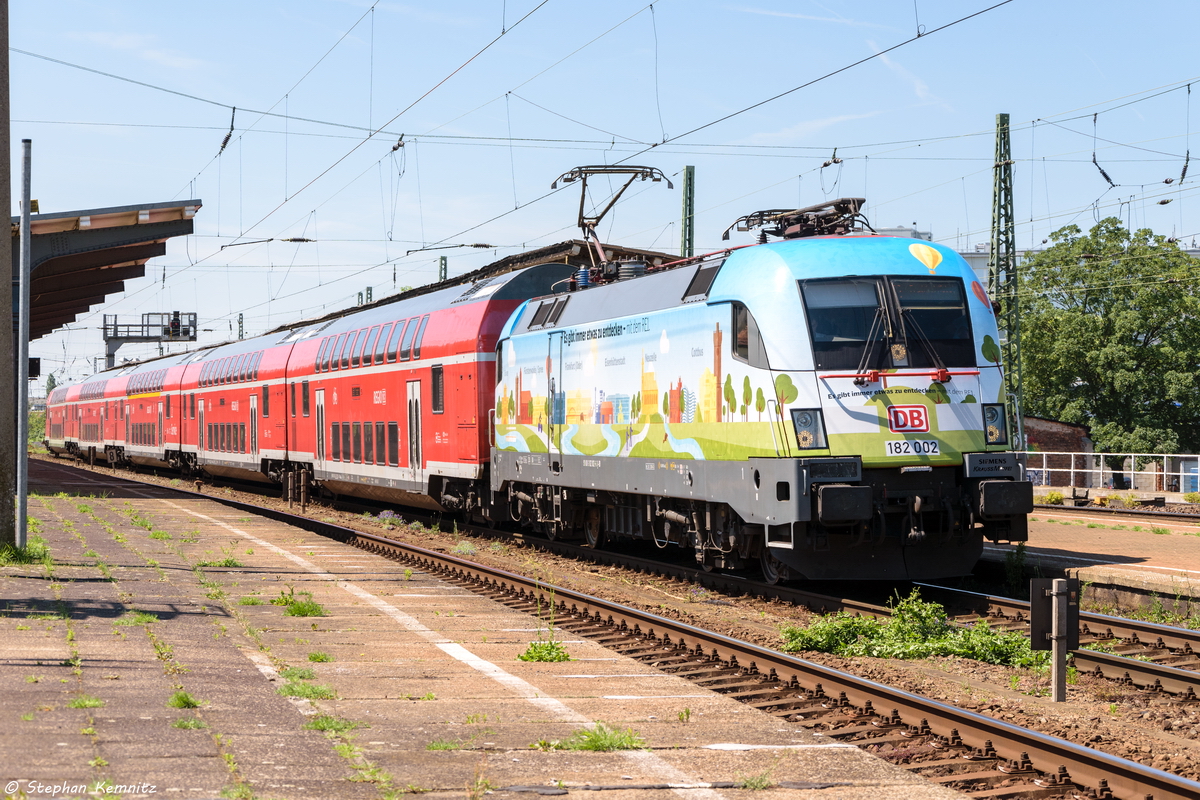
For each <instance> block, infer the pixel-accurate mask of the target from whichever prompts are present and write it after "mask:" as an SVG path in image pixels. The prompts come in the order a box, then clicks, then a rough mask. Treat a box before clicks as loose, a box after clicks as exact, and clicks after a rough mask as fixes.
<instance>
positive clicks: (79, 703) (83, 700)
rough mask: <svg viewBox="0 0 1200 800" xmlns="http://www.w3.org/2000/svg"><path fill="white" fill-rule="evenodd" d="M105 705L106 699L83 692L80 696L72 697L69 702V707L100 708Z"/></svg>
mask: <svg viewBox="0 0 1200 800" xmlns="http://www.w3.org/2000/svg"><path fill="white" fill-rule="evenodd" d="M103 705H104V701H103V700H101V699H100V698H99V697H93V696H92V695H90V694H81V695H79V696H78V697H72V698H71V700H70V702H68V703H67V708H100V707H102V706H103Z"/></svg>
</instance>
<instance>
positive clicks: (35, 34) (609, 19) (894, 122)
mask: <svg viewBox="0 0 1200 800" xmlns="http://www.w3.org/2000/svg"><path fill="white" fill-rule="evenodd" d="M995 2H997V0H955V1H954V2H950V1H949V0H916V2H915V3H914V2H910V0H903V1H900V0H891V2H870V1H869V0H867V1H864V0H859V2H854V3H849V2H834V1H833V0H825V2H816V1H815V0H796V2H783V0H748V1H747V2H733V3H729V2H709V1H708V0H660V1H659V2H655V3H654V4H653V6H652V7H651V6H650V5H649V4H648V3H646V2H639V1H638V0H632V1H630V0H608V1H607V2H604V3H588V4H584V3H578V2H571V1H570V0H548V2H545V3H541V0H460V2H457V3H454V4H432V3H397V2H386V0H381V2H379V3H377V4H375V5H374V6H372V3H371V2H370V0H341V1H337V0H326V1H325V2H316V1H312V2H307V1H305V0H288V2H274V1H273V0H253V1H252V2H242V3H232V2H223V1H222V0H213V2H208V3H203V4H183V3H159V4H149V3H132V2H115V3H95V2H71V1H70V0H60V1H59V2H55V3H45V2H32V0H14V2H12V3H11V6H10V8H11V11H10V14H11V19H10V37H11V41H10V44H11V46H12V47H14V48H17V49H19V50H23V51H28V52H32V53H36V54H39V55H42V56H47V57H50V58H54V59H59V60H61V61H66V62H70V63H72V64H76V65H79V66H83V67H87V68H89V69H92V70H99V71H101V72H107V73H111V74H113V75H117V76H121V77H124V78H128V79H130V80H134V81H141V82H144V83H148V84H153V85H154V86H158V87H163V88H166V89H170V90H173V91H175V92H181V93H184V94H187V95H193V96H194V97H195V98H200V99H191V98H186V97H181V96H179V95H176V94H170V93H167V92H164V91H159V90H156V89H152V88H149V87H145V86H138V85H134V84H132V83H129V82H125V81H121V80H117V79H115V78H112V77H105V76H101V75H98V74H95V73H92V72H86V71H83V70H80V69H77V68H74V67H70V66H66V65H63V64H59V63H53V62H49V61H46V60H43V59H39V58H35V57H32V56H29V55H25V54H22V53H17V52H13V53H11V54H10V60H11V74H12V89H11V91H12V120H13V121H12V141H13V143H14V149H13V154H12V156H13V163H14V165H16V166H15V169H19V160H20V149H19V145H20V140H21V139H22V138H31V139H32V140H33V143H34V145H33V146H34V168H33V172H34V179H33V180H34V184H33V187H34V188H33V196H34V197H36V198H38V199H39V201H40V206H41V210H42V211H44V212H53V211H67V210H72V209H84V208H94V207H102V206H113V205H125V204H135V203H146V202H160V201H165V200H172V199H178V200H183V199H188V198H191V197H195V198H200V199H201V200H203V202H204V208H203V209H202V210H201V211H200V213H199V214H198V215H197V217H196V235H195V236H193V237H190V239H189V240H188V241H187V242H184V241H183V240H178V239H177V240H173V241H172V242H171V244H170V245H169V251H168V254H167V255H166V256H165V257H162V258H159V259H155V260H154V261H152V262H151V264H150V268H149V269H148V271H147V277H146V278H145V279H143V280H141V281H137V282H134V283H132V284H131V285H130V286H129V287H128V288H129V291H128V292H127V294H126V295H125V296H123V297H121V298H114V299H113V301H112V302H111V303H109V304H108V305H107V306H106V307H104V308H100V307H98V308H97V309H96V313H95V314H93V315H89V316H85V317H81V318H80V319H79V321H78V322H76V323H75V324H73V325H71V326H70V329H69V330H66V331H62V332H59V333H56V334H53V335H51V336H48V337H45V338H44V339H41V340H39V341H37V342H34V343H33V344H32V345H31V353H32V354H33V355H40V356H42V358H43V370H44V371H49V370H53V371H55V372H56V373H57V374H58V376H59V377H60V378H68V379H70V378H79V377H83V376H84V375H86V374H89V373H90V369H91V363H92V358H93V357H94V356H98V355H101V354H102V353H103V350H104V347H103V343H102V340H101V337H100V331H99V326H100V315H101V314H102V313H110V314H111V313H117V314H121V315H122V316H123V317H128V318H129V321H134V320H136V319H137V318H138V316H139V315H140V314H142V313H145V312H157V311H171V310H182V311H196V312H197V313H198V314H199V315H200V319H201V326H202V327H203V328H206V329H208V331H207V332H206V333H205V334H203V337H202V340H201V341H202V343H205V344H208V343H215V342H218V341H223V340H225V339H228V338H230V337H231V334H232V335H233V336H236V321H237V314H238V313H239V312H241V313H243V314H244V320H245V329H246V333H247V335H253V334H258V333H262V332H264V331H266V330H269V329H271V328H274V327H276V326H278V325H281V324H285V323H288V322H291V321H295V320H298V319H301V318H304V317H309V316H314V315H316V314H320V313H324V312H326V311H329V310H333V309H337V308H346V307H349V306H352V305H354V303H355V302H356V299H357V294H358V292H360V291H363V290H364V289H365V288H366V287H367V286H371V287H373V291H374V294H375V297H381V296H385V295H387V294H390V293H392V292H393V291H395V287H402V286H411V285H420V284H423V283H427V282H429V281H431V280H433V279H434V278H435V277H436V272H437V260H438V256H439V255H447V256H448V257H449V259H450V260H449V266H450V272H451V274H452V275H453V274H458V273H462V272H467V271H469V270H472V269H475V268H477V267H479V266H482V265H483V264H486V263H488V262H490V261H492V260H495V259H497V258H500V257H503V256H505V255H509V254H512V253H516V252H520V251H521V250H524V249H532V248H536V247H542V246H545V245H548V244H552V243H554V242H557V241H562V240H564V239H568V238H572V237H575V236H577V235H578V229H577V228H576V227H575V220H576V212H577V207H578V203H579V195H578V190H577V189H576V188H574V185H571V186H569V187H568V188H566V189H565V190H562V191H559V192H556V193H550V184H551V182H552V181H553V180H554V179H555V178H556V177H557V176H558V175H560V174H561V173H563V172H565V171H567V170H569V169H571V168H572V167H575V166H577V165H581V164H598V163H616V162H618V161H624V162H625V163H635V164H646V165H650V166H655V167H658V168H659V169H661V170H662V171H663V172H664V173H666V174H667V175H668V176H670V177H671V178H672V180H673V181H675V187H676V188H675V191H672V190H670V189H668V188H667V186H666V184H664V183H637V184H635V185H634V186H633V187H632V188H631V189H630V190H629V192H628V193H627V195H626V198H627V199H625V200H623V201H622V202H621V204H619V205H618V206H617V208H616V209H615V211H614V212H613V213H612V214H610V216H609V217H608V218H607V219H606V220H605V222H604V224H603V226H602V228H601V232H602V234H603V237H604V238H605V239H607V240H609V241H613V242H617V243H622V244H627V245H630V246H635V247H644V248H655V249H661V250H665V251H669V252H677V251H678V248H679V217H680V196H679V191H678V190H679V186H680V183H679V181H678V180H677V178H678V176H679V173H680V171H681V170H682V168H683V167H684V166H685V165H694V166H695V167H696V181H697V186H696V207H697V211H698V213H697V218H696V231H697V236H696V247H697V251H698V252H707V251H711V250H717V249H719V248H720V247H721V246H722V242H721V239H720V234H721V232H722V231H723V230H724V229H725V228H726V227H728V226H729V225H730V224H731V223H732V222H733V221H734V220H735V219H737V218H738V217H739V216H742V215H743V214H747V213H750V212H752V211H756V210H759V209H764V208H782V207H795V206H799V205H811V204H814V203H818V202H821V201H822V200H824V199H832V198H835V197H841V196H865V197H866V198H867V200H868V205H867V215H868V217H869V219H870V220H871V222H872V223H873V224H874V225H875V226H877V227H890V226H901V225H903V226H911V225H913V224H914V223H915V224H916V226H917V227H918V228H920V229H922V230H930V231H932V233H933V236H934V239H935V240H936V241H939V242H943V243H945V244H947V245H950V246H952V247H957V248H960V249H966V248H968V247H973V246H974V244H975V243H978V242H986V241H987V238H988V229H989V225H990V214H991V191H992V190H991V185H992V184H991V181H992V161H993V158H992V156H993V150H994V133H993V132H994V124H995V115H996V113H997V112H1007V113H1009V114H1010V115H1011V116H1012V124H1013V131H1012V142H1013V156H1014V158H1015V160H1016V164H1015V188H1014V192H1015V196H1016V218H1017V220H1018V230H1017V241H1018V245H1019V246H1021V247H1027V246H1031V245H1035V246H1036V245H1040V243H1041V241H1042V240H1043V239H1045V238H1046V236H1047V235H1048V234H1049V232H1050V231H1053V230H1056V229H1058V228H1060V227H1061V226H1063V225H1066V224H1068V223H1072V222H1073V223H1075V224H1078V225H1080V226H1081V227H1084V228H1086V227H1088V226H1090V225H1091V224H1093V223H1094V221H1095V219H1097V218H1098V217H1103V216H1110V215H1114V216H1120V217H1121V218H1122V219H1124V220H1126V222H1127V223H1129V224H1131V225H1132V226H1133V227H1150V228H1153V229H1154V230H1155V231H1156V232H1158V233H1163V234H1165V235H1175V236H1180V237H1181V238H1184V239H1185V240H1186V241H1187V242H1189V243H1190V241H1191V238H1192V237H1193V236H1194V235H1196V236H1200V220H1198V219H1197V218H1196V210H1197V209H1198V208H1200V203H1198V202H1197V199H1196V192H1195V187H1196V186H1200V164H1197V165H1194V166H1195V167H1196V169H1190V170H1189V177H1188V179H1187V180H1186V181H1184V182H1183V183H1182V185H1181V184H1180V182H1179V177H1180V174H1181V172H1182V169H1183V165H1184V157H1185V154H1186V153H1187V152H1188V150H1189V149H1190V145H1191V144H1192V141H1191V138H1192V137H1191V133H1192V130H1193V129H1195V128H1200V62H1197V61H1196V59H1195V58H1194V57H1193V56H1192V55H1191V53H1190V51H1189V47H1188V46H1187V45H1186V44H1185V43H1183V41H1182V40H1181V39H1180V37H1179V36H1178V35H1177V34H1176V31H1179V30H1186V29H1189V28H1190V27H1192V26H1193V23H1194V22H1195V21H1196V19H1197V16H1198V15H1197V9H1196V6H1195V4H1194V3H1191V2H1182V1H1180V2H1170V1H1168V0H1147V2H1143V3H1140V4H1138V6H1137V13H1136V14H1135V13H1132V11H1131V9H1130V7H1129V5H1128V4H1127V3H1117V2H1112V1H1110V0H1093V1H1092V2H1058V3H1039V2H1033V0H1013V2H1010V3H1008V4H1006V5H1002V6H1000V7H999V8H995V9H993V10H991V11H987V12H986V13H983V14H980V15H979V16H976V17H974V18H972V19H969V20H966V21H963V22H960V23H958V24H954V25H951V26H950V27H948V28H945V29H943V30H938V29H939V28H941V27H942V26H945V25H948V24H949V23H954V22H955V21H956V20H959V19H960V18H962V17H965V16H967V15H970V14H972V13H975V12H977V11H981V10H983V9H985V8H988V7H989V6H991V5H993V4H994V3H995ZM539 4H540V5H539ZM372 9H373V10H372ZM918 26H920V30H922V31H923V32H924V35H923V36H921V37H920V38H917V39H916V40H915V41H911V42H909V43H907V44H903V46H900V47H898V48H896V49H894V50H891V51H890V52H887V53H885V54H883V55H878V56H877V57H875V58H872V59H870V60H868V61H866V62H865V63H862V64H859V65H857V66H853V67H851V68H849V69H846V70H845V71H843V72H840V73H838V74H836V75H833V76H831V77H824V78H823V76H825V75H827V74H828V73H831V72H834V71H836V70H839V69H842V68H843V67H847V66H848V65H851V64H854V63H855V62H857V61H859V60H861V59H864V58H867V57H869V56H873V55H876V54H879V53H881V52H882V51H885V50H888V48H892V47H894V46H896V45H899V44H901V43H903V42H905V41H907V40H910V39H913V38H914V36H915V35H916V33H917V31H918ZM502 31H503V35H501V34H502ZM1193 79H1195V80H1197V84H1196V86H1195V87H1193V88H1195V89H1196V94H1197V96H1196V98H1195V100H1196V106H1197V107H1196V109H1195V110H1194V112H1193V110H1192V109H1191V103H1190V93H1189V90H1188V83H1189V81H1192V80H1193ZM812 81H816V82H815V83H812V85H809V86H806V87H805V88H801V89H798V90H797V91H794V92H792V93H790V94H787V95H786V96H784V97H781V98H779V99H776V100H773V101H771V102H767V103H764V104H762V105H760V106H758V107H756V108H753V109H751V110H748V111H744V112H743V109H746V108H748V107H750V106H753V105H754V104H756V103H760V102H761V101H764V100H766V99H768V98H771V97H774V96H776V95H779V94H781V93H783V92H787V91H789V90H792V89H795V88H796V87H800V86H802V85H804V84H808V83H810V82H812ZM228 106H236V107H237V109H238V110H237V112H236V115H232V114H231V109H230V108H229V107H228ZM262 112H271V114H274V115H279V116H264V115H263V113H262ZM738 112H743V113H738ZM1093 114H1095V115H1096V117H1095V121H1094V122H1093V117H1092V115H1093ZM729 115H733V116H730V117H729V118H728V119H724V120H723V121H719V122H718V121H717V120H721V119H722V118H723V117H727V116H729ZM231 116H233V120H232V121H233V126H234V133H233V136H232V137H231V139H230V142H229V144H228V146H227V147H226V148H225V150H224V152H223V153H221V154H220V155H218V151H219V150H220V146H221V142H222V139H223V138H224V137H225V134H226V133H227V132H228V131H229V127H230V122H231ZM301 118H303V119H301ZM305 120H316V121H320V124H319V123H318V122H313V121H305ZM714 122H715V124H710V123H714ZM379 128H382V130H381V131H380V132H379V133H376V134H374V135H373V136H370V133H371V131H373V130H375V129H379ZM697 129H699V130H697ZM693 131H694V132H693ZM401 134H403V138H404V146H403V147H401V148H399V149H396V150H393V147H394V146H395V145H396V144H397V142H398V140H399V137H400V135H401ZM664 140H666V141H665V142H664ZM1196 143H1197V157H1198V159H1200V138H1197V142H1196ZM835 148H836V149H837V153H836V155H837V157H838V158H840V159H842V160H841V163H836V164H831V165H830V166H828V167H822V165H823V164H824V163H825V162H826V161H830V160H831V159H832V157H833V155H834V149H835ZM1093 152H1094V153H1095V156H1096V160H1097V162H1098V163H1099V165H1100V166H1101V167H1103V169H1104V172H1106V173H1107V174H1108V176H1109V177H1110V178H1111V180H1112V182H1113V183H1114V184H1116V186H1115V187H1114V186H1110V185H1109V183H1108V182H1107V181H1106V180H1105V178H1104V177H1103V175H1102V174H1101V172H1100V170H1098V169H1097V167H1096V165H1095V164H1093V163H1092V156H1093ZM14 174H16V175H19V171H17V172H15V173H14ZM1167 178H1174V179H1175V181H1174V182H1173V183H1171V184H1165V183H1163V181H1164V179H1167ZM16 189H17V186H16V185H14V192H15V191H16ZM603 189H604V184H602V183H601V184H598V191H597V192H596V193H594V194H593V195H592V196H591V197H590V198H589V203H591V202H596V203H603V202H605V201H606V200H607V197H606V196H604V194H603ZM547 195H549V196H547ZM1167 199H1169V200H1171V202H1170V203H1169V204H1166V205H1160V204H1159V202H1160V201H1161V200H1167ZM14 213H15V205H14ZM300 236H302V237H305V238H311V239H315V240H316V241H315V242H313V243H305V244H288V243H281V242H279V241H275V242H266V243H260V244H239V243H242V242H254V241H258V240H261V239H267V238H275V239H277V240H278V239H282V238H287V237H300ZM748 241H750V235H749V234H736V233H735V234H734V243H746V242H748ZM472 243H486V244H489V245H491V247H490V248H488V249H443V250H425V251H423V252H416V253H412V254H411V255H406V253H407V252H408V251H409V250H419V249H421V248H423V247H437V246H442V245H448V244H451V245H457V244H472ZM230 244H237V245H238V246H236V247H232V248H228V247H227V248H226V249H225V250H221V246H222V245H230ZM122 321H125V320H124V319H123V320H122ZM155 352H157V350H156V348H155V347H154V346H134V345H129V346H126V347H125V348H123V349H122V350H121V353H120V357H121V358H133V357H139V356H146V355H150V354H153V353H155Z"/></svg>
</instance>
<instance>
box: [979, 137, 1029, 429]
mask: <svg viewBox="0 0 1200 800" xmlns="http://www.w3.org/2000/svg"><path fill="white" fill-rule="evenodd" d="M1012 168H1013V159H1012V144H1011V142H1010V140H1009V135H1008V114H997V115H996V161H995V164H994V165H993V167H992V169H993V173H992V241H991V252H990V253H989V255H988V293H989V294H990V295H991V297H992V300H993V301H995V302H996V303H998V304H999V306H1000V309H999V311H998V312H997V313H996V323H997V325H998V326H999V328H1000V356H1001V363H1002V364H1003V366H1004V393H1005V395H1006V396H1007V398H1008V400H1009V401H1010V402H1009V413H1010V414H1011V415H1012V420H1011V423H1012V424H1010V425H1009V430H1011V431H1014V433H1015V436H1014V439H1015V441H1014V442H1013V448H1014V449H1016V450H1024V449H1025V426H1024V420H1023V419H1022V416H1021V314H1020V301H1019V297H1018V294H1017V242H1016V224H1015V221H1014V216H1013V169H1012Z"/></svg>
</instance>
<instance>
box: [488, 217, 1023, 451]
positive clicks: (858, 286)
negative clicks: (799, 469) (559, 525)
mask: <svg viewBox="0 0 1200 800" xmlns="http://www.w3.org/2000/svg"><path fill="white" fill-rule="evenodd" d="M680 271H681V272H683V271H687V272H689V273H690V272H691V271H692V270H685V269H681V270H680ZM641 280H647V279H639V282H640V281H641ZM654 280H655V279H654V278H653V277H652V278H650V279H648V280H647V285H646V286H644V287H642V288H640V289H639V288H637V283H636V282H635V283H634V284H631V285H630V286H628V287H622V286H621V285H620V284H618V285H617V286H616V287H613V288H612V289H608V290H600V291H614V292H618V293H619V292H623V291H625V292H629V291H635V292H636V291H642V292H647V291H662V288H661V287H652V286H650V285H649V283H650V282H651V281H654ZM610 302H611V301H610ZM538 308H539V304H537V303H532V302H531V303H529V304H527V305H526V306H525V307H524V309H523V311H522V313H520V314H517V315H514V318H513V319H512V320H511V321H510V323H509V326H508V329H507V330H506V333H505V334H504V335H502V340H503V336H509V337H510V338H508V340H507V341H504V342H503V346H502V347H503V349H502V352H501V355H500V357H501V358H502V359H503V369H502V370H501V374H502V380H501V382H500V384H499V385H498V387H497V392H496V446H497V447H498V448H500V449H505V450H514V451H518V452H552V453H553V452H561V453H564V454H568V455H585V456H629V457H635V458H636V457H646V458H693V459H710V460H711V459H716V460H740V459H745V458H748V457H754V456H776V455H780V456H787V455H801V454H810V455H817V454H825V453H828V454H832V455H841V454H862V457H863V463H864V465H866V466H886V465H889V464H891V465H894V464H896V463H899V462H901V461H903V462H905V463H908V462H917V463H928V464H961V463H962V455H961V454H962V453H963V452H977V451H984V450H986V449H987V445H988V444H995V445H997V446H1000V447H1001V448H1002V445H1003V444H1004V443H1005V442H1004V441H1001V440H1002V439H1004V437H1002V436H1000V432H999V430H993V432H992V436H991V439H990V441H989V440H988V439H987V438H986V437H985V428H986V425H987V423H986V422H985V414H987V413H988V409H989V408H992V407H993V406H992V405H991V404H996V403H1001V402H1002V400H1001V391H1002V385H1001V378H1000V370H999V367H998V365H997V363H996V362H997V361H998V359H999V351H998V349H997V347H996V340H997V333H996V323H995V319H994V317H993V315H992V309H991V304H990V302H989V300H988V298H987V295H986V293H985V291H984V289H983V287H982V286H980V285H979V283H978V282H977V281H976V280H975V276H974V275H973V274H972V273H971V270H970V268H969V267H968V266H967V264H966V262H965V261H963V259H962V258H961V257H960V256H959V255H958V254H956V253H954V252H953V251H951V250H949V249H948V248H944V247H939V246H934V245H928V244H924V243H915V242H913V241H912V240H911V239H899V238H873V237H872V238H859V239H836V238H835V239H810V240H800V241H792V242H784V243H778V244H773V245H768V246H762V247H751V248H745V249H740V250H736V251H734V252H733V253H732V254H730V256H729V258H728V259H727V260H726V261H725V262H724V264H723V265H722V266H721V268H720V271H719V272H717V276H716V278H715V280H714V281H713V284H712V287H711V289H710V290H709V292H708V295H707V303H692V304H686V305H677V306H674V307H670V308H667V309H664V310H661V311H655V312H652V313H650V314H648V315H640V314H639V315H635V316H626V317H620V318H616V319H606V320H600V321H596V322H594V323H592V324H585V325H580V326H572V325H567V326H565V327H563V328H561V329H558V330H554V329H550V330H541V329H536V330H528V328H529V327H530V325H531V324H532V323H531V321H530V318H531V317H532V318H533V322H536V320H537V314H538V311H537V309H538ZM522 319H523V320H524V322H522ZM522 325H524V326H525V327H526V329H527V330H526V332H523V333H514V330H516V329H518V328H520V327H521V326H522ZM810 337H811V338H810ZM864 365H865V366H864ZM993 413H995V412H993ZM1001 416H1002V415H1001ZM992 424H993V426H994V425H995V421H993V423H992Z"/></svg>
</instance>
